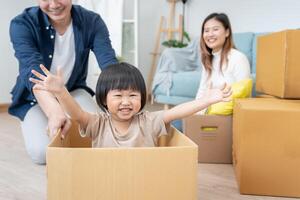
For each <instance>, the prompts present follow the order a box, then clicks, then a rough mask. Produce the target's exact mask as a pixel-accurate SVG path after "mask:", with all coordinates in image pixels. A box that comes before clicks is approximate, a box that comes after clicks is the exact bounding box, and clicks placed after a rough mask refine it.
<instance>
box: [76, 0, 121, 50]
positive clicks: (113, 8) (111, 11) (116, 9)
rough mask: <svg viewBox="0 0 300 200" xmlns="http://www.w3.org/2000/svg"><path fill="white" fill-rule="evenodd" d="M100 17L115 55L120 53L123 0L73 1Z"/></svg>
mask: <svg viewBox="0 0 300 200" xmlns="http://www.w3.org/2000/svg"><path fill="white" fill-rule="evenodd" d="M73 2H74V3H77V4H79V5H81V6H83V7H85V8H87V9H89V10H92V11H94V12H96V13H98V14H100V15H101V17H102V19H103V20H104V22H105V23H106V25H107V28H108V31H109V34H110V39H111V42H112V46H113V48H114V50H115V51H116V54H117V55H119V56H121V53H122V20H123V3H124V0H76V1H73Z"/></svg>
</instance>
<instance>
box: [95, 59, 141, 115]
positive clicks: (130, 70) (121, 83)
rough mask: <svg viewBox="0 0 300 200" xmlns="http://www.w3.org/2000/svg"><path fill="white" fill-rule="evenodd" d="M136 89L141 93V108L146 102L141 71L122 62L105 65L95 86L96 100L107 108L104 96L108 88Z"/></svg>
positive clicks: (102, 106) (102, 107)
mask: <svg viewBox="0 0 300 200" xmlns="http://www.w3.org/2000/svg"><path fill="white" fill-rule="evenodd" d="M115 89H116V90H128V89H131V90H136V91H138V92H140V93H141V109H140V110H142V109H143V108H144V106H145V104H146V100H147V91H146V84H145V81H144V78H143V75H142V74H141V72H140V71H139V70H138V69H137V68H136V67H134V66H132V65H130V64H128V63H125V62H122V63H117V64H112V65H109V66H108V67H106V68H105V69H104V70H103V71H102V72H101V74H100V76H99V79H98V82H97V87H96V101H97V104H98V105H99V106H100V108H101V109H103V110H104V108H105V109H106V110H107V104H106V97H107V94H108V92H109V91H110V90H115Z"/></svg>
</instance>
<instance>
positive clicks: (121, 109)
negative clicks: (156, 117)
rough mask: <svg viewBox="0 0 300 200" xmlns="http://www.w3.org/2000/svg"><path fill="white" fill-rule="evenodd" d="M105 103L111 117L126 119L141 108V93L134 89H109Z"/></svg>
mask: <svg viewBox="0 0 300 200" xmlns="http://www.w3.org/2000/svg"><path fill="white" fill-rule="evenodd" d="M106 104H107V109H108V111H109V112H110V114H111V115H112V117H113V119H115V120H118V121H128V120H131V119H132V117H133V116H134V115H135V114H136V113H138V112H139V111H140V109H141V93H140V92H138V91H134V90H110V91H109V92H108V94H107V97H106Z"/></svg>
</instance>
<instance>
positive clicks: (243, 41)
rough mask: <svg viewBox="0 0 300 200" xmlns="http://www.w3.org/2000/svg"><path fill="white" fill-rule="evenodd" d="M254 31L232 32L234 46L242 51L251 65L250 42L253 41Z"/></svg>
mask: <svg viewBox="0 0 300 200" xmlns="http://www.w3.org/2000/svg"><path fill="white" fill-rule="evenodd" d="M253 37H254V33H251V32H245V33H234V34H233V42H234V44H235V47H236V48H237V49H238V50H240V51H241V52H243V53H244V54H245V55H246V56H247V58H248V60H249V63H250V66H252V42H253Z"/></svg>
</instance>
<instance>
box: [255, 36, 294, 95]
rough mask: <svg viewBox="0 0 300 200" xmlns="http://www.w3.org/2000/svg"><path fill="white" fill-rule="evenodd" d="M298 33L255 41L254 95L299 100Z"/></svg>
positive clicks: (264, 37)
mask: <svg viewBox="0 0 300 200" xmlns="http://www.w3.org/2000/svg"><path fill="white" fill-rule="evenodd" d="M299 55H300V30H287V31H282V32H277V33H272V34H268V35H264V36H260V37H258V43H257V67H256V68H257V69H256V91H257V92H262V93H264V94H269V95H273V96H277V97H280V98H293V99H300V57H299Z"/></svg>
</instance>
